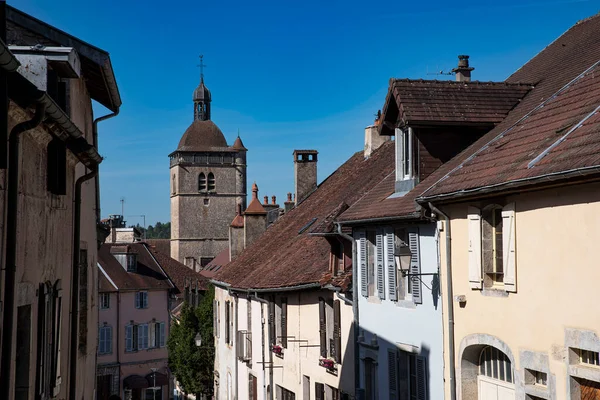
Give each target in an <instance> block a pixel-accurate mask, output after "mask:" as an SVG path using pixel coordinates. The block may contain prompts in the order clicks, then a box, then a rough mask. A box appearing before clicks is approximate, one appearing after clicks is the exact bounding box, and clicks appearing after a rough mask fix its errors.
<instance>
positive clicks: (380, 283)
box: [375, 229, 385, 300]
mask: <svg viewBox="0 0 600 400" xmlns="http://www.w3.org/2000/svg"><path fill="white" fill-rule="evenodd" d="M375 247H376V248H375V256H376V257H375V258H376V263H377V292H378V293H379V298H380V299H381V300H384V299H385V270H384V269H383V231H382V230H381V229H378V230H377V234H376V236H375Z"/></svg>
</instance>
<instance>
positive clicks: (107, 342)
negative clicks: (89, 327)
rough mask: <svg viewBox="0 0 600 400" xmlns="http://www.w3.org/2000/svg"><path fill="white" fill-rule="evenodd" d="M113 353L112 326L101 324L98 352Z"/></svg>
mask: <svg viewBox="0 0 600 400" xmlns="http://www.w3.org/2000/svg"><path fill="white" fill-rule="evenodd" d="M110 353H112V327H110V326H106V325H104V326H101V327H100V330H99V332H98V354H110Z"/></svg>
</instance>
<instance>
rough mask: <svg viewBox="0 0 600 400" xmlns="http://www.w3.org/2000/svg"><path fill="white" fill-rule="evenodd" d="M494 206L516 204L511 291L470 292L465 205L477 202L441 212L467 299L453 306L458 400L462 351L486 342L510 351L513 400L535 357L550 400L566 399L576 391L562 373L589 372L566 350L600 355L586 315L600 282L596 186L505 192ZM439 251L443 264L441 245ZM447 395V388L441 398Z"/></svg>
mask: <svg viewBox="0 0 600 400" xmlns="http://www.w3.org/2000/svg"><path fill="white" fill-rule="evenodd" d="M495 202H497V203H499V204H503V203H509V202H515V207H516V217H515V226H516V282H517V292H516V293H510V294H507V293H503V292H499V293H491V292H490V293H486V292H482V291H480V290H473V289H470V287H469V275H468V250H467V249H468V230H467V228H468V227H467V206H468V205H473V206H477V207H481V206H482V204H483V203H469V204H458V205H452V206H446V207H443V210H444V211H445V212H447V213H448V214H449V215H450V217H451V222H450V223H451V232H452V242H451V246H452V247H451V250H452V271H453V273H452V280H453V290H454V296H457V295H464V296H466V303H465V304H464V306H459V304H457V303H455V307H454V321H455V342H454V347H455V349H456V365H455V367H456V368H457V381H458V384H459V387H458V394H459V396H458V398H459V399H460V398H461V396H462V393H461V383H460V381H461V375H460V373H461V369H460V360H461V352H463V351H464V349H465V347H468V345H472V344H476V343H482V341H483V340H484V339H486V337H487V338H488V339H489V338H490V337H491V338H495V339H494V340H495V341H496V343H498V346H505V349H506V352H511V353H512V354H511V355H510V357H512V359H513V368H514V369H515V378H516V379H515V380H516V391H517V398H524V396H525V395H524V390H525V389H524V384H523V380H524V371H523V368H524V366H525V367H527V366H528V365H531V364H532V363H533V364H534V365H535V364H540V363H537V362H534V361H535V359H536V358H537V359H546V360H547V367H546V370H545V371H546V372H547V373H548V379H549V381H551V382H553V384H552V388H551V387H549V390H550V393H549V396H550V397H549V398H552V399H554V398H555V399H571V398H572V397H571V394H572V392H573V390H575V389H576V387H575V385H574V384H573V380H571V379H569V376H568V374H569V371H571V372H573V371H574V370H575V369H577V368H580V369H584V370H586V369H589V368H587V367H578V366H577V365H570V364H574V363H575V364H576V362H577V361H576V360H575V359H574V357H572V354H571V353H570V351H569V347H572V346H574V347H580V348H584V349H588V350H593V351H600V340H599V339H598V335H599V334H600V314H598V313H597V312H593V309H594V308H593V307H594V306H593V304H595V303H596V299H597V296H596V293H597V282H598V281H600V270H599V269H598V268H596V265H597V255H596V249H597V244H598V242H599V240H600V234H599V233H598V229H597V226H598V222H599V221H600V218H599V217H598V215H600V184H597V183H594V184H585V185H577V186H568V187H562V188H555V189H549V190H544V191H538V192H530V193H524V194H521V195H510V196H506V197H504V198H501V199H497V200H496V201H495ZM441 254H442V256H443V260H442V261H443V263H445V242H444V241H442V246H441ZM442 265H445V264H442ZM443 284H444V285H445V284H446V282H445V280H444V282H443ZM444 318H445V320H446V321H447V315H445V317H444ZM445 325H446V322H445ZM490 340H491V339H490ZM445 353H446V354H447V352H445ZM532 354H533V355H535V357H532ZM445 362H446V364H447V363H448V359H447V357H446V359H445ZM528 368H531V367H528ZM542 371H544V370H542ZM598 379H599V380H600V375H598ZM449 390H450V389H449V386H448V385H447V386H446V395H449ZM552 391H553V392H552ZM462 398H463V399H466V398H475V397H472V396H462Z"/></svg>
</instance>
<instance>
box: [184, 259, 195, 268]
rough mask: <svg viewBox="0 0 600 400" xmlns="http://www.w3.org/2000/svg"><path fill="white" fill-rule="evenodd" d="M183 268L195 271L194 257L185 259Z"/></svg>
mask: <svg viewBox="0 0 600 400" xmlns="http://www.w3.org/2000/svg"><path fill="white" fill-rule="evenodd" d="M184 263H185V266H186V267H188V268H191V269H192V270H194V271H195V270H196V259H195V258H194V257H185V258H184Z"/></svg>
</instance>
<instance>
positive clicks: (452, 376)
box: [428, 203, 456, 400]
mask: <svg viewBox="0 0 600 400" xmlns="http://www.w3.org/2000/svg"><path fill="white" fill-rule="evenodd" d="M428 206H429V209H430V210H431V211H433V212H434V213H436V214H437V215H441V216H443V217H444V225H445V226H444V227H445V230H446V283H447V285H446V286H447V288H446V304H447V307H448V364H450V365H449V369H450V370H449V371H448V375H449V381H450V400H456V368H455V358H456V355H455V351H454V303H453V300H454V299H453V291H452V258H451V256H452V249H451V248H450V245H451V238H452V235H451V232H450V217H448V215H446V214H444V213H443V212H442V211H440V209H438V208H437V207H435V206H434V205H433V204H431V203H428Z"/></svg>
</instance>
